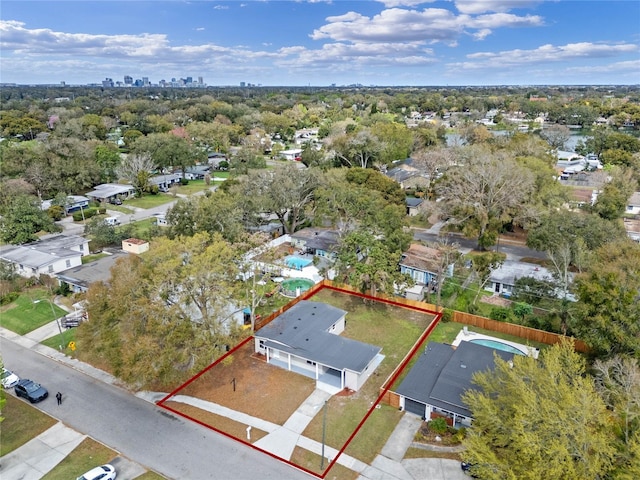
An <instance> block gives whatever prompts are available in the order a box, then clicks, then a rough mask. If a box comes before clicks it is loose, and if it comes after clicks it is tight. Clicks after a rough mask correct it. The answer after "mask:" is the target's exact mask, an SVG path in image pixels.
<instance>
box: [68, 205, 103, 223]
mask: <svg viewBox="0 0 640 480" xmlns="http://www.w3.org/2000/svg"><path fill="white" fill-rule="evenodd" d="M97 214H98V209H97V208H95V207H91V208H86V209H84V211H80V212H74V213H73V221H74V222H81V221H82V219H83V218H84V219H85V220H86V219H88V218H91V217H94V216H96V215H97ZM83 215H84V217H83Z"/></svg>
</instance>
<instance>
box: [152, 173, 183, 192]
mask: <svg viewBox="0 0 640 480" xmlns="http://www.w3.org/2000/svg"><path fill="white" fill-rule="evenodd" d="M181 179H182V174H180V173H167V174H163V175H154V176H153V177H151V178H150V179H149V184H150V185H157V187H158V188H159V189H160V191H166V190H168V189H169V188H170V187H171V186H172V185H176V184H179V183H180V180H181Z"/></svg>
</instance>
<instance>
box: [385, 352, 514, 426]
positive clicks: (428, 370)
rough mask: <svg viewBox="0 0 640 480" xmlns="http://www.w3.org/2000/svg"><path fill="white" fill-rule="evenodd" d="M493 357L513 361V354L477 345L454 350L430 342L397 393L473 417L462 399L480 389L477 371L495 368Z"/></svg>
mask: <svg viewBox="0 0 640 480" xmlns="http://www.w3.org/2000/svg"><path fill="white" fill-rule="evenodd" d="M494 354H497V355H498V356H499V357H501V358H502V359H503V360H506V361H508V360H511V359H513V353H509V352H503V351H501V350H495V349H493V348H490V347H485V346H484V345H479V344H476V343H471V342H461V343H460V345H458V347H457V348H455V349H454V348H453V347H451V346H450V345H446V344H443V343H436V342H429V343H428V344H427V346H426V347H425V351H424V353H423V354H422V355H421V356H420V358H419V359H418V361H417V362H416V363H415V365H414V366H413V367H412V368H411V370H410V371H409V373H408V374H407V376H406V377H405V379H404V380H403V381H402V383H401V384H400V386H399V387H398V388H397V389H396V393H398V394H400V395H402V396H404V397H407V398H410V399H412V400H415V401H418V402H421V403H425V404H429V405H433V406H435V407H439V408H442V409H444V410H447V411H449V412H453V413H456V414H459V415H464V416H465V417H471V416H472V415H471V411H470V410H469V409H468V408H467V407H466V405H465V404H464V403H463V402H462V398H461V397H462V395H463V394H464V392H465V391H466V390H469V389H472V388H473V389H477V388H478V387H477V386H476V385H474V384H473V383H472V381H471V378H472V377H473V374H474V373H475V372H479V371H486V370H489V369H493V368H494V366H495V362H494Z"/></svg>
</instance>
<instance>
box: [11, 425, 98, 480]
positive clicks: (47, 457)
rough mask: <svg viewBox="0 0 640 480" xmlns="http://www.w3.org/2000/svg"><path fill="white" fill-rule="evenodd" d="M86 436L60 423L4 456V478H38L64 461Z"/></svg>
mask: <svg viewBox="0 0 640 480" xmlns="http://www.w3.org/2000/svg"><path fill="white" fill-rule="evenodd" d="M85 438H86V436H85V435H82V434H81V433H78V432H76V431H75V430H73V429H71V428H68V427H65V426H64V425H63V424H62V423H56V424H55V425H54V426H53V427H51V428H50V429H48V430H46V431H45V432H43V433H41V434H40V435H38V436H37V437H36V438H33V439H31V440H30V441H29V442H27V443H25V444H24V445H22V446H21V447H20V448H18V449H16V450H14V451H13V452H11V453H8V454H7V455H5V456H4V457H2V478H3V479H7V480H10V479H12V478H15V479H21V480H38V479H40V478H42V477H43V476H44V475H45V474H46V473H47V472H49V470H51V469H52V468H54V467H55V466H56V465H58V463H60V462H61V461H62V460H63V459H64V458H65V457H66V456H67V455H69V453H71V452H72V451H73V449H74V448H76V447H77V446H78V445H80V443H81V442H82V441H83V440H84V439H85Z"/></svg>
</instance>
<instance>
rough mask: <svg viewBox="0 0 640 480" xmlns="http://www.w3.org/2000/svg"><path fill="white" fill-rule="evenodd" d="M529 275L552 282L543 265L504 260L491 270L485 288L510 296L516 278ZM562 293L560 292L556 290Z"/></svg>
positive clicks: (548, 272) (552, 279)
mask: <svg viewBox="0 0 640 480" xmlns="http://www.w3.org/2000/svg"><path fill="white" fill-rule="evenodd" d="M525 277H531V278H534V279H536V280H539V281H546V282H553V281H554V277H553V274H552V273H551V272H550V271H549V270H548V269H547V268H545V267H541V266H539V265H536V264H533V263H526V262H517V261H513V260H505V261H504V262H503V263H502V265H500V266H499V267H498V268H496V269H495V270H493V271H492V272H491V276H490V277H489V281H488V282H487V284H486V286H485V287H484V289H485V290H487V291H490V292H493V293H495V294H500V295H503V296H506V297H508V296H511V295H512V294H513V293H514V289H515V284H516V280H518V279H520V278H525ZM558 294H559V295H562V293H561V292H558Z"/></svg>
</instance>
